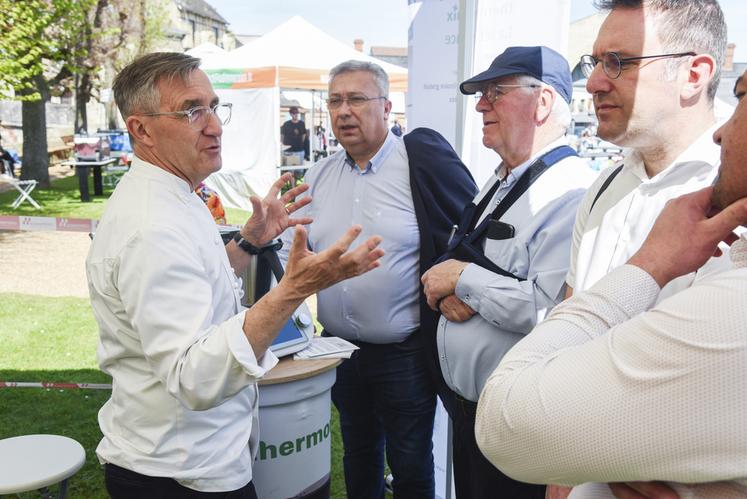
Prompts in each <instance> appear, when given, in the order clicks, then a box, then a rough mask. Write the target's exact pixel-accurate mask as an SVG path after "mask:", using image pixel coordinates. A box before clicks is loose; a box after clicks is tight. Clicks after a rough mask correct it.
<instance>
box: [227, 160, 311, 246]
mask: <svg viewBox="0 0 747 499" xmlns="http://www.w3.org/2000/svg"><path fill="white" fill-rule="evenodd" d="M289 182H293V174H292V173H285V174H283V175H282V176H281V177H280V178H279V179H277V180H276V181H275V183H273V184H272V187H270V191H269V192H268V193H267V195H266V196H265V197H264V198H263V199H260V198H259V197H257V196H251V197H250V198H249V201H251V203H252V210H253V212H252V216H251V217H249V220H247V222H246V224H244V226H243V227H242V228H241V237H243V238H244V239H246V240H247V241H249V242H250V243H252V244H253V245H255V246H264V245H265V244H267V243H269V242H270V241H272V240H273V239H275V238H276V237H278V236H279V235H280V234H281V233H282V232H283V231H284V230H285V229H287V228H288V227H291V226H293V225H299V224H309V223H311V222H312V219H311V218H309V217H303V218H291V214H292V213H293V212H295V211H297V210H298V209H299V208H301V207H303V206H306V205H307V204H309V203H310V202H311V196H305V197H304V198H303V199H300V200H298V201H295V198H296V197H297V196H298V195H299V194H301V193H303V192H306V191H307V190H308V189H309V186H308V185H306V184H301V185H299V186H296V187H294V188H293V189H290V190H288V192H286V193H285V194H283V195H282V196H279V197H278V194H279V193H280V191H281V189H282V188H283V186H284V185H286V184H287V183H289ZM291 201H293V202H291Z"/></svg>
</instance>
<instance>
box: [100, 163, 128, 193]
mask: <svg viewBox="0 0 747 499" xmlns="http://www.w3.org/2000/svg"><path fill="white" fill-rule="evenodd" d="M129 169H130V167H129V166H126V165H124V166H123V165H116V164H115V165H110V166H106V167H104V175H103V185H105V186H107V187H116V186H117V184H118V183H119V181H120V180H122V176H123V175H124V174H125V173H126V172H127V170H129Z"/></svg>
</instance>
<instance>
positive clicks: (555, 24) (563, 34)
mask: <svg viewBox="0 0 747 499" xmlns="http://www.w3.org/2000/svg"><path fill="white" fill-rule="evenodd" d="M408 7H409V13H410V29H409V36H408V71H409V73H408V92H407V128H408V130H412V129H414V128H417V127H419V126H425V127H429V128H433V129H434V130H437V131H439V132H440V133H441V134H442V135H443V136H444V137H445V138H446V140H448V141H449V142H450V143H451V144H452V145H453V146H454V147H455V148H456V150H457V152H458V153H459V154H460V157H461V158H462V161H463V162H464V164H465V165H467V167H468V168H469V169H470V171H471V172H472V175H473V176H474V177H475V181H476V182H477V185H478V187H482V184H484V183H485V182H486V181H487V179H488V178H489V177H490V174H491V173H492V172H493V170H494V169H495V167H496V166H497V165H498V164H499V163H500V158H499V157H498V155H497V154H496V153H495V152H494V151H492V150H489V149H486V148H485V147H484V146H483V145H482V116H481V115H480V114H479V113H477V112H476V111H475V100H474V98H473V97H472V96H467V97H465V96H462V95H461V93H460V92H459V83H461V82H462V81H464V80H465V79H467V78H469V77H471V76H473V75H474V74H477V73H479V72H482V71H484V70H485V69H487V68H488V66H489V65H490V63H491V62H492V61H493V59H494V58H495V57H496V56H497V55H498V54H500V53H501V52H503V51H504V50H505V49H506V48H507V47H510V46H516V45H546V46H548V47H550V48H553V49H555V50H556V51H558V52H559V53H561V54H566V52H567V47H568V32H569V21H570V7H571V5H570V0H532V1H526V0H408ZM460 29H461V31H460ZM449 438H450V435H449V425H448V416H447V415H446V411H445V410H444V409H443V407H442V406H441V404H440V403H439V408H438V412H437V414H436V424H435V427H434V434H433V445H434V450H433V455H434V461H435V468H436V497H437V498H439V499H449V498H451V499H453V498H454V497H455V494H454V491H453V481H452V479H451V474H450V471H451V452H450V450H451V449H450V445H449ZM461 499H464V498H461Z"/></svg>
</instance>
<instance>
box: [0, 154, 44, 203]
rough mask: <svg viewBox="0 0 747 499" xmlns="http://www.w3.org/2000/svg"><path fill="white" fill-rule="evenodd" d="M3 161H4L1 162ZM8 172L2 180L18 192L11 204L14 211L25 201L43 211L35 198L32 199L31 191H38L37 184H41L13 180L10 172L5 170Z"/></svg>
mask: <svg viewBox="0 0 747 499" xmlns="http://www.w3.org/2000/svg"><path fill="white" fill-rule="evenodd" d="M0 161H2V160H0ZM5 171H6V172H8V173H7V174H5V175H0V178H1V179H2V180H3V181H5V182H8V183H9V184H10V185H11V186H12V187H13V188H14V189H15V190H17V191H18V197H17V198H16V199H15V201H13V203H11V205H10V206H11V208H13V209H14V210H15V209H16V208H18V207H19V206H21V203H23V202H24V201H28V202H29V203H31V205H32V206H33V207H34V208H36V209H37V210H40V209H41V206H39V203H37V202H36V201H35V200H34V198H32V197H31V191H33V190H34V189H36V184H38V183H39V182H38V181H36V180H18V179H16V178H13V177H11V176H10V170H9V169H8V168H7V166H6V169H5Z"/></svg>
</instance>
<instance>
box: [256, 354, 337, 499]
mask: <svg viewBox="0 0 747 499" xmlns="http://www.w3.org/2000/svg"><path fill="white" fill-rule="evenodd" d="M335 373H336V371H335V369H334V368H331V369H328V370H326V371H325V372H322V373H320V374H316V375H313V376H311V377H307V378H305V379H298V380H294V381H288V382H285V383H282V382H281V383H277V384H269V385H265V384H260V387H259V438H260V443H259V450H258V452H257V460H256V461H255V463H254V469H253V475H254V478H253V480H254V486H255V487H256V489H257V496H258V497H261V498H262V499H288V498H303V497H308V496H310V495H312V494H313V493H315V492H317V491H319V489H321V488H322V487H325V486H326V485H327V484H328V482H329V479H330V463H331V450H330V442H331V440H332V428H331V422H330V389H331V388H332V385H333V384H334V382H335V376H336V374H335Z"/></svg>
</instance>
